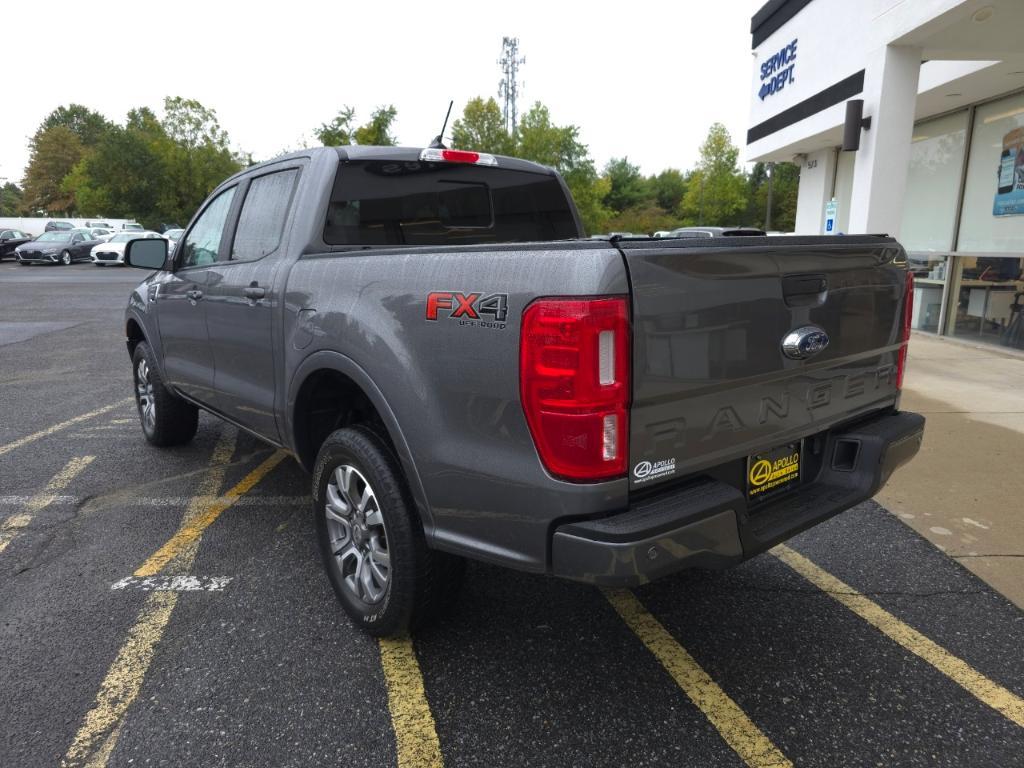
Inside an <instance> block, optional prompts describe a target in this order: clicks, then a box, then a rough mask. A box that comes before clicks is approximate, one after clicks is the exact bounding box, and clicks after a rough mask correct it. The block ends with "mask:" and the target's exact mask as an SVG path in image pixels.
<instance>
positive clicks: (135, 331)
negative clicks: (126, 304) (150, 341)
mask: <svg viewBox="0 0 1024 768" xmlns="http://www.w3.org/2000/svg"><path fill="white" fill-rule="evenodd" d="M124 331H125V340H126V343H127V344H128V356H129V357H133V356H134V355H135V348H136V347H137V346H139V343H140V342H143V341H147V339H146V332H145V331H144V330H143V328H142V323H140V322H139V321H138V320H136V319H135V318H134V317H132V316H130V315H129V317H128V319H127V320H126V321H125V324H124Z"/></svg>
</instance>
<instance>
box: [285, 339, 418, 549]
mask: <svg viewBox="0 0 1024 768" xmlns="http://www.w3.org/2000/svg"><path fill="white" fill-rule="evenodd" d="M325 390H326V392H327V393H328V402H323V401H322V400H321V401H320V402H318V398H317V394H318V393H322V392H324V391H325ZM332 405H333V406H334V407H333V409H332ZM368 409H372V412H370V411H369V410H368ZM325 412H326V415H327V418H324V419H323V420H321V421H319V422H318V423H319V424H320V427H319V430H318V429H317V428H315V427H314V428H311V426H310V416H311V415H312V414H315V413H316V414H320V415H321V416H323V415H325ZM284 413H285V420H286V421H285V424H284V430H283V431H284V434H285V437H286V439H287V440H288V442H289V445H290V447H291V449H292V451H293V452H294V454H295V457H296V458H297V459H298V461H299V463H300V464H301V465H302V466H303V467H304V468H305V469H306V470H307V471H309V472H312V470H313V464H314V463H315V461H316V455H317V452H318V451H319V449H320V446H321V445H322V444H323V439H325V438H326V437H327V435H328V434H330V433H331V432H333V431H334V430H335V429H338V428H341V427H343V426H346V425H350V424H369V425H370V426H376V427H378V431H382V432H383V434H381V437H383V438H384V439H385V441H386V442H387V443H388V445H389V447H390V448H391V449H392V450H393V451H394V453H395V456H396V457H397V458H398V461H399V463H400V465H401V467H402V471H403V473H404V474H405V480H406V483H407V485H408V488H409V492H410V494H411V495H412V499H413V502H414V503H415V505H416V508H417V510H418V511H419V513H420V519H421V521H422V523H423V528H424V532H425V533H426V534H427V536H428V538H429V537H430V535H431V532H432V531H433V516H432V515H431V512H430V505H429V504H428V503H427V498H426V493H425V492H424V490H423V483H422V482H421V480H420V477H419V473H418V471H417V469H416V464H415V462H414V461H413V457H412V451H411V450H410V448H409V444H408V443H407V442H406V439H405V435H404V434H403V432H402V429H401V427H400V426H399V423H398V418H397V417H396V416H395V413H394V411H392V409H391V406H390V405H389V404H388V402H387V399H386V398H385V397H384V393H383V392H382V391H381V390H380V388H379V387H378V386H377V385H376V383H375V382H374V381H373V379H372V378H371V377H370V375H369V374H368V373H367V372H366V370H365V369H364V368H362V366H360V365H359V364H358V363H356V362H355V361H354V360H352V359H351V358H349V357H346V356H345V355H342V354H341V353H338V352H330V351H320V352H315V353H314V354H312V355H310V356H309V357H307V358H306V359H305V360H303V362H302V363H301V364H300V365H299V366H298V367H297V368H296V369H295V372H294V374H293V375H292V377H291V381H290V385H289V387H288V390H287V394H286V402H285V408H284ZM353 416H355V418H353Z"/></svg>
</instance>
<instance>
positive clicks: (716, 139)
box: [682, 123, 747, 226]
mask: <svg viewBox="0 0 1024 768" xmlns="http://www.w3.org/2000/svg"><path fill="white" fill-rule="evenodd" d="M739 152H740V151H739V149H738V148H737V147H736V146H735V145H734V144H733V143H732V138H731V137H730V136H729V131H727V130H726V128H725V126H724V125H722V124H721V123H714V124H712V126H711V128H710V129H709V130H708V135H707V138H706V139H705V140H704V143H703V144H702V145H701V148H700V162H699V164H698V166H697V169H696V171H695V172H694V174H693V177H692V178H691V180H690V183H689V184H688V185H687V190H686V196H685V197H684V198H683V203H682V213H683V216H684V217H685V218H686V219H687V220H688V221H693V222H694V223H696V224H699V225H708V226H729V225H731V224H736V223H738V222H739V221H740V219H741V218H742V217H743V215H744V213H745V212H746V208H747V183H746V177H745V176H744V174H743V172H742V171H741V170H740V169H739V168H738V166H737V160H738V158H739Z"/></svg>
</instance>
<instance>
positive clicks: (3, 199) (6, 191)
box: [0, 181, 22, 216]
mask: <svg viewBox="0 0 1024 768" xmlns="http://www.w3.org/2000/svg"><path fill="white" fill-rule="evenodd" d="M21 197H22V195H21V187H19V186H18V185H17V184H15V183H14V182H13V181H9V182H7V183H6V184H4V185H3V186H0V216H17V215H18V214H19V213H20V212H21Z"/></svg>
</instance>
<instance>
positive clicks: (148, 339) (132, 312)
mask: <svg viewBox="0 0 1024 768" xmlns="http://www.w3.org/2000/svg"><path fill="white" fill-rule="evenodd" d="M131 322H134V323H135V324H136V325H137V326H139V330H140V331H141V332H142V341H143V342H145V343H146V345H147V346H148V347H149V348H150V350H151V351H152V352H153V361H154V362H155V363H156V367H157V371H158V372H159V373H160V378H161V379H163V380H164V381H166V380H167V376H166V374H165V373H164V357H163V354H161V353H162V351H163V350H162V349H158V348H157V345H156V343H155V342H154V341H153V338H152V336H153V334H154V333H156V331H155V329H151V328H149V325H148V324H147V323H146V316H145V315H144V313H142V312H139V310H138V309H136V308H135V307H129V308H128V310H127V311H126V312H125V316H124V324H123V326H122V328H123V330H124V333H125V339H126V340H127V338H128V324H129V323H131Z"/></svg>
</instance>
